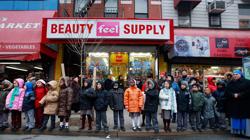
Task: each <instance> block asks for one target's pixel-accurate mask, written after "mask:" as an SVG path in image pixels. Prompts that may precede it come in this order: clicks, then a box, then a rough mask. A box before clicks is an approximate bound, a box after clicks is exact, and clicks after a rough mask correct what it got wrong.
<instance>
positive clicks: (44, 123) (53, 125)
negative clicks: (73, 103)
mask: <svg viewBox="0 0 250 140" xmlns="http://www.w3.org/2000/svg"><path fill="white" fill-rule="evenodd" d="M49 117H50V119H51V126H50V127H51V128H55V127H56V115H48V114H44V119H43V127H47V123H48V121H49Z"/></svg>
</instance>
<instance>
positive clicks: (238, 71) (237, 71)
mask: <svg viewBox="0 0 250 140" xmlns="http://www.w3.org/2000/svg"><path fill="white" fill-rule="evenodd" d="M233 74H239V75H241V76H243V75H242V72H241V70H234V71H233Z"/></svg>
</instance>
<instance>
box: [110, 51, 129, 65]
mask: <svg viewBox="0 0 250 140" xmlns="http://www.w3.org/2000/svg"><path fill="white" fill-rule="evenodd" d="M110 63H111V64H112V65H115V64H128V53H111V54H110Z"/></svg>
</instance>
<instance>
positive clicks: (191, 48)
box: [170, 28, 250, 58]
mask: <svg viewBox="0 0 250 140" xmlns="http://www.w3.org/2000/svg"><path fill="white" fill-rule="evenodd" d="M174 33H175V45H174V49H173V50H174V51H173V52H172V54H170V55H171V56H170V57H174V56H180V57H221V58H241V57H244V56H248V55H250V31H249V30H232V29H231V30H229V29H228V30H227V29H201V28H200V29H199V28H175V30H174Z"/></svg>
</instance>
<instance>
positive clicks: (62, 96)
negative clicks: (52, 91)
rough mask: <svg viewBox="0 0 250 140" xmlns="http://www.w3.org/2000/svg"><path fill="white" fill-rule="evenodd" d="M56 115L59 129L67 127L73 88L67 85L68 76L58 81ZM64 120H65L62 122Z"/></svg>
mask: <svg viewBox="0 0 250 140" xmlns="http://www.w3.org/2000/svg"><path fill="white" fill-rule="evenodd" d="M59 84H60V85H59V86H60V90H59V100H58V117H59V118H60V124H59V127H60V128H59V130H63V129H64V128H65V129H66V130H68V129H69V117H70V115H71V105H72V97H73V90H72V89H71V87H69V78H68V77H63V78H61V80H60V82H59ZM64 121H65V122H64Z"/></svg>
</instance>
